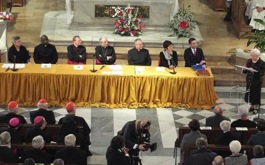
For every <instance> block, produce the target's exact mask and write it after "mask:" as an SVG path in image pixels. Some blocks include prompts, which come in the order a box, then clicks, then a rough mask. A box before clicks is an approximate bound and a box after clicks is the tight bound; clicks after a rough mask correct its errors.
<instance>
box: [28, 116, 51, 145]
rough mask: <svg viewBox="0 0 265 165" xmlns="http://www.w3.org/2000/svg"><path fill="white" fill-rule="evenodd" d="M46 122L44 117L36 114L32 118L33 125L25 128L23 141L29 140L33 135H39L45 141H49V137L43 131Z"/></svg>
mask: <svg viewBox="0 0 265 165" xmlns="http://www.w3.org/2000/svg"><path fill="white" fill-rule="evenodd" d="M46 124H47V122H46V121H45V118H44V117H42V116H37V117H36V118H35V119H34V126H33V127H31V128H27V130H26V132H25V142H31V141H32V139H33V138H34V137H36V136H38V135H41V136H42V137H43V138H44V140H45V142H46V143H50V142H51V137H49V136H48V135H46V134H45V133H44V131H43V130H44V129H45V128H46Z"/></svg>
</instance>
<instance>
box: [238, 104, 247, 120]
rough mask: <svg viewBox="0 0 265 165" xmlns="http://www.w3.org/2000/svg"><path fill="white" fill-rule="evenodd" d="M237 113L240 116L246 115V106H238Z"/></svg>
mask: <svg viewBox="0 0 265 165" xmlns="http://www.w3.org/2000/svg"><path fill="white" fill-rule="evenodd" d="M238 115H239V116H240V117H247V116H248V108H247V107H246V106H240V107H239V108H238Z"/></svg>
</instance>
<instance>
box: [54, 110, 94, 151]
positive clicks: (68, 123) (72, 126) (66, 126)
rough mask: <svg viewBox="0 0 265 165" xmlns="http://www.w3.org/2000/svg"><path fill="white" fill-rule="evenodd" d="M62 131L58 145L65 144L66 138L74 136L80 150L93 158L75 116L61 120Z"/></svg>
mask: <svg viewBox="0 0 265 165" xmlns="http://www.w3.org/2000/svg"><path fill="white" fill-rule="evenodd" d="M61 121H62V122H61V125H62V126H61V129H60V132H59V136H58V139H57V142H58V143H64V139H65V136H67V135H69V134H74V135H75V137H76V139H77V140H76V143H77V144H79V145H80V149H81V150H83V151H84V152H85V154H86V155H87V156H91V155H92V154H91V152H90V151H89V149H88V146H89V144H88V143H87V140H86V139H85V138H84V136H83V134H82V133H80V132H79V129H78V125H77V123H76V121H75V116H73V115H68V116H66V117H64V118H63V120H61Z"/></svg>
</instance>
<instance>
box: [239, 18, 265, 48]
mask: <svg viewBox="0 0 265 165" xmlns="http://www.w3.org/2000/svg"><path fill="white" fill-rule="evenodd" d="M254 21H256V22H258V23H260V24H262V25H263V26H265V22H264V21H263V20H261V19H254ZM246 37H248V42H247V46H249V45H252V44H254V47H255V48H258V49H259V50H260V51H261V52H264V51H265V30H257V29H255V30H254V31H251V32H245V33H244V34H243V35H242V36H241V37H240V38H246Z"/></svg>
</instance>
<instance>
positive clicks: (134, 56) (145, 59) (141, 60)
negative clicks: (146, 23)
mask: <svg viewBox="0 0 265 165" xmlns="http://www.w3.org/2000/svg"><path fill="white" fill-rule="evenodd" d="M134 46H135V47H134V48H132V49H131V50H129V51H128V63H129V65H145V66H151V63H152V61H151V58H150V55H149V51H148V50H147V49H144V48H143V46H144V45H143V42H142V40H141V39H140V38H137V39H136V40H135V41H134Z"/></svg>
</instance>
